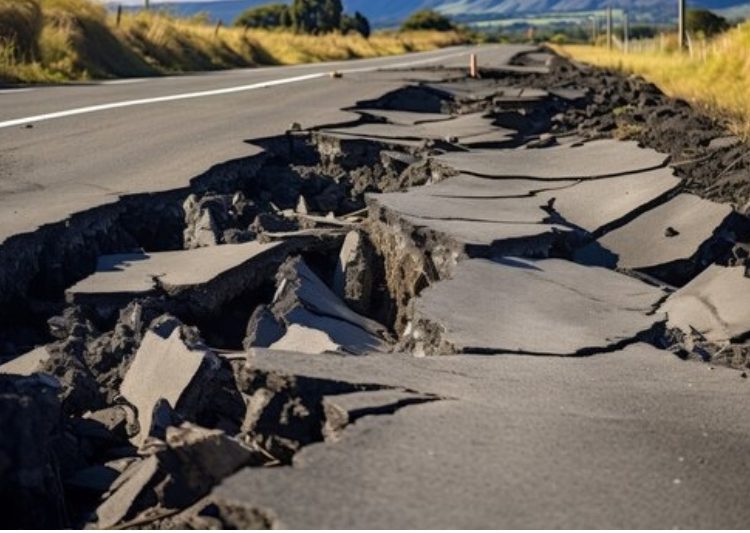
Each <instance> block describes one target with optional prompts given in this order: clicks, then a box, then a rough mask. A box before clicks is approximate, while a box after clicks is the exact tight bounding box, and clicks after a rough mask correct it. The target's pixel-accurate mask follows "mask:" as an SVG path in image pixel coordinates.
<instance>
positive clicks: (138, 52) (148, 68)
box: [0, 0, 465, 82]
mask: <svg viewBox="0 0 750 533" xmlns="http://www.w3.org/2000/svg"><path fill="white" fill-rule="evenodd" d="M11 28H12V29H14V31H11V30H10V29H11ZM464 40H465V39H464V37H463V36H462V35H460V34H458V33H455V32H447V33H440V32H411V33H375V34H373V35H372V37H371V38H370V39H364V38H363V37H361V36H360V35H359V34H356V35H340V34H332V35H326V36H310V35H297V34H294V33H290V32H277V31H269V30H250V31H246V30H244V29H242V28H234V27H230V28H219V29H217V28H216V27H215V26H213V25H208V24H207V23H206V22H205V21H203V20H201V19H200V18H193V19H185V18H176V17H173V16H170V15H168V14H166V13H160V12H156V11H149V12H145V11H142V12H135V13H125V14H124V15H123V17H122V20H121V23H120V25H119V26H117V25H116V21H115V17H114V15H112V14H108V13H107V12H106V11H105V10H104V8H103V7H102V6H100V5H98V4H95V3H93V2H92V1H91V0H0V80H6V81H24V82H45V81H64V80H80V79H89V78H107V77H124V76H146V75H158V74H163V73H174V72H189V71H198V70H214V69H225V68H232V67H248V66H255V65H288V64H296V63H307V62H316V61H330V60H338V59H352V58H367V57H376V56H383V55H392V54H401V53H405V52H412V51H425V50H433V49H436V48H439V47H444V46H450V45H454V44H459V43H461V42H464Z"/></svg>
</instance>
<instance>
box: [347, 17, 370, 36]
mask: <svg viewBox="0 0 750 533" xmlns="http://www.w3.org/2000/svg"><path fill="white" fill-rule="evenodd" d="M351 32H357V33H359V34H360V35H361V36H362V37H364V38H365V39H367V38H369V37H370V33H371V31H370V21H369V20H367V17H365V16H364V15H363V14H362V13H360V12H359V11H357V12H356V13H354V16H351V15H343V16H342V17H341V33H343V34H347V33H351Z"/></svg>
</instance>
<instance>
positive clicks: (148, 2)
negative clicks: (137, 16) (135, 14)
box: [144, 0, 151, 9]
mask: <svg viewBox="0 0 750 533" xmlns="http://www.w3.org/2000/svg"><path fill="white" fill-rule="evenodd" d="M144 2H145V3H144V6H145V8H146V9H149V8H150V7H151V0H144Z"/></svg>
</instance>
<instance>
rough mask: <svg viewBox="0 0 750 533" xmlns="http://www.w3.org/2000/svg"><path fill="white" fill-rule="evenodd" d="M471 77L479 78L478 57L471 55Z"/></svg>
mask: <svg viewBox="0 0 750 533" xmlns="http://www.w3.org/2000/svg"><path fill="white" fill-rule="evenodd" d="M469 76H470V77H472V78H478V77H479V68H478V65H477V55H476V54H471V55H470V56H469Z"/></svg>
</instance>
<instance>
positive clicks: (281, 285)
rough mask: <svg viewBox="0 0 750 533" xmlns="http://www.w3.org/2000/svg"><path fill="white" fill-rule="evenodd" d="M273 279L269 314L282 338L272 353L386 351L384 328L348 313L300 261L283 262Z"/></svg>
mask: <svg viewBox="0 0 750 533" xmlns="http://www.w3.org/2000/svg"><path fill="white" fill-rule="evenodd" d="M276 279H277V288H276V294H275V295H274V298H273V302H272V304H271V306H270V311H271V312H272V313H273V319H274V320H275V322H276V323H277V324H278V325H279V327H280V328H281V329H282V335H281V337H278V338H277V339H276V340H275V341H274V342H273V343H272V344H271V348H272V349H278V350H294V351H302V352H307V353H323V352H342V353H349V354H354V355H360V354H363V353H368V352H382V351H388V350H389V349H390V346H389V345H388V343H387V342H386V340H385V337H386V335H387V328H386V327H385V326H383V325H382V324H379V323H378V322H376V321H374V320H371V319H369V318H367V317H365V316H362V315H360V314H358V313H356V312H354V311H353V310H351V309H350V308H349V307H348V306H347V305H346V304H345V303H344V301H343V300H342V299H341V298H339V297H338V296H337V295H336V294H335V293H334V292H333V291H332V290H331V289H329V288H328V286H327V285H326V284H325V283H323V281H322V280H321V279H320V278H319V277H318V276H317V275H316V274H315V273H314V272H313V271H312V270H310V268H309V267H308V266H307V264H306V263H305V262H304V260H303V259H302V258H299V257H293V258H290V259H289V260H287V261H286V262H285V263H284V264H283V265H282V266H281V268H280V269H279V272H278V273H277V276H276ZM269 318H270V317H269ZM249 345H250V346H251V347H252V346H257V344H254V343H252V342H251V343H249ZM246 346H247V344H246Z"/></svg>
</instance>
